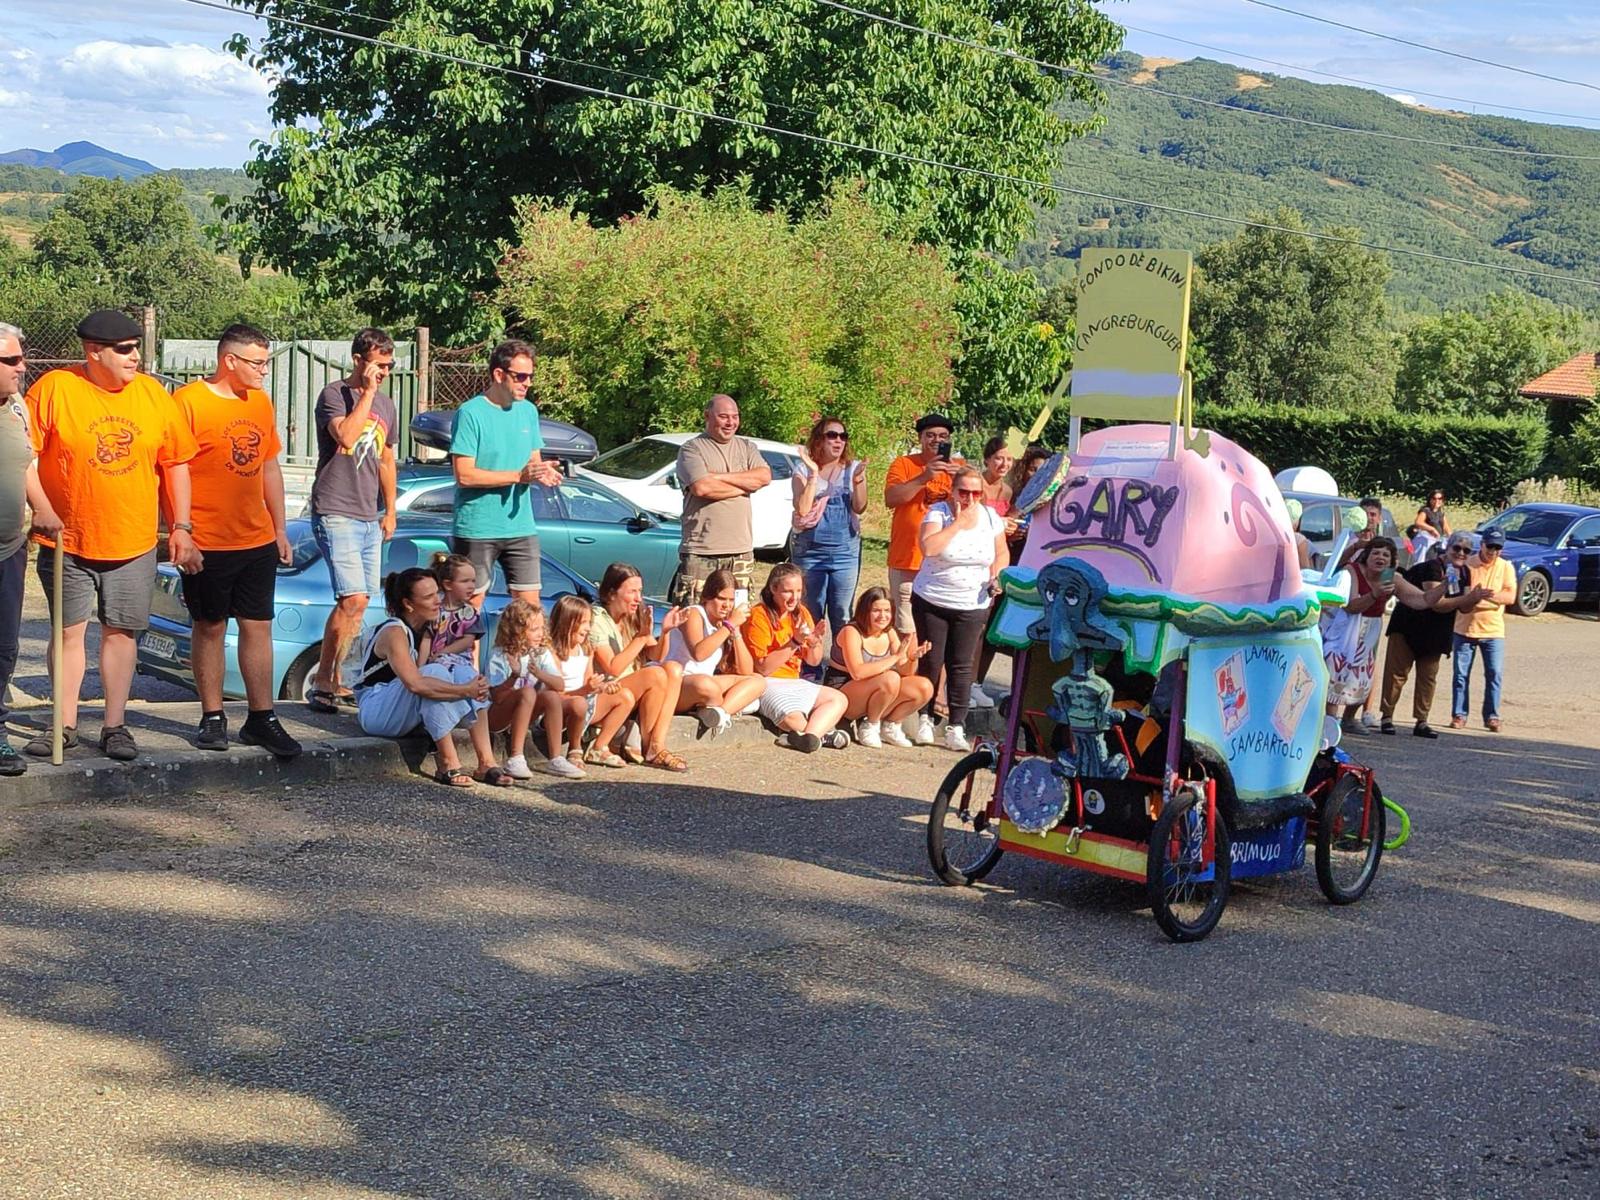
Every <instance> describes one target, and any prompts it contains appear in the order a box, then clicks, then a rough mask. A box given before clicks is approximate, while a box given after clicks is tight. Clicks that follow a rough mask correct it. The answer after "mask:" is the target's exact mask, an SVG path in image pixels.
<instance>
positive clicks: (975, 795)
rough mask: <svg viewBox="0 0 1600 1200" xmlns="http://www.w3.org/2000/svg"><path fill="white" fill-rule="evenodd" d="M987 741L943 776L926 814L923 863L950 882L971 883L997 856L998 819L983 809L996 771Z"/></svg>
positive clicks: (991, 792)
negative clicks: (926, 858) (926, 842)
mask: <svg viewBox="0 0 1600 1200" xmlns="http://www.w3.org/2000/svg"><path fill="white" fill-rule="evenodd" d="M997 764H998V755H997V754H996V752H995V749H994V747H992V746H979V747H978V748H977V749H976V750H974V751H973V752H972V753H971V754H969V755H967V756H966V757H965V758H963V759H962V760H961V761H960V762H958V763H957V764H956V765H955V767H954V768H953V769H952V770H951V772H950V774H948V775H946V776H945V777H944V782H943V783H941V784H940V785H939V791H938V794H937V795H935V796H934V798H933V808H932V809H931V810H930V811H929V813H928V865H929V866H931V867H932V868H933V873H934V874H935V875H937V876H938V877H939V878H940V879H942V880H943V881H944V882H945V883H947V884H949V885H950V886H951V887H965V886H966V885H968V884H970V883H976V882H977V881H978V880H980V879H982V878H983V877H984V876H985V875H987V874H988V873H989V872H990V871H992V870H994V865H995V863H997V862H999V861H1000V854H1001V850H1000V822H999V820H998V819H995V818H991V817H990V816H989V813H988V808H989V801H990V800H992V799H993V798H994V795H995V787H996V784H997V783H998V782H999V779H1000V777H999V775H997V774H996V773H995V767H996V765H997Z"/></svg>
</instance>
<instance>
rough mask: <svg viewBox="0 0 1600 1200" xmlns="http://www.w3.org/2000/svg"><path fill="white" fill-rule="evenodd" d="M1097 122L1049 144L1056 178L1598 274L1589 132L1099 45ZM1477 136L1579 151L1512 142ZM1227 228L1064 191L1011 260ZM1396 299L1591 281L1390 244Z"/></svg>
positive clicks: (1427, 305) (1597, 142) (1434, 302)
mask: <svg viewBox="0 0 1600 1200" xmlns="http://www.w3.org/2000/svg"><path fill="white" fill-rule="evenodd" d="M1107 79H1108V80H1110V81H1115V82H1112V83H1111V84H1110V85H1109V86H1108V87H1107V92H1108V100H1109V103H1108V106H1107V114H1108V115H1107V120H1106V123H1105V127H1104V129H1103V130H1101V131H1100V133H1098V134H1096V135H1094V136H1091V137H1087V138H1084V139H1081V140H1079V141H1075V142H1072V143H1070V144H1069V145H1068V146H1066V147H1065V148H1064V149H1063V151H1062V154H1061V167H1060V171H1059V173H1058V174H1057V176H1056V180H1057V182H1058V183H1061V184H1063V185H1065V186H1068V187H1075V188H1082V189H1085V190H1087V191H1093V192H1101V193H1106V194H1111V195H1117V196H1123V197H1128V198H1132V199H1138V200H1147V201H1155V202H1158V203H1161V204H1166V205H1171V206H1174V207H1180V208H1188V209H1194V210H1199V211H1202V212H1207V213H1215V214H1221V215H1225V216H1233V217H1245V216H1249V215H1251V214H1253V213H1264V212H1270V211H1272V210H1274V209H1276V208H1278V207H1279V206H1281V205H1287V206H1290V207H1293V208H1297V209H1299V210H1300V211H1301V212H1302V213H1304V214H1305V217H1306V220H1307V224H1308V225H1310V226H1312V227H1313V228H1326V227H1327V226H1330V225H1344V226H1355V227H1358V228H1359V229H1360V230H1361V232H1362V235H1363V236H1364V237H1365V238H1366V239H1367V240H1369V241H1371V242H1375V243H1381V244H1384V245H1389V246H1397V247H1402V246H1403V247H1410V248H1414V249H1418V250H1425V251H1429V252H1432V253H1435V254H1442V255H1451V256H1456V257H1460V258H1471V259H1479V260H1485V261H1499V262H1507V263H1514V264H1518V265H1523V266H1531V267H1536V268H1539V269H1549V270H1554V271H1563V272H1572V273H1575V274H1580V275H1586V276H1588V277H1589V278H1600V205H1597V204H1596V203H1595V197H1596V196H1597V195H1600V130H1588V129H1581V128H1574V127H1568V126H1556V125H1541V124H1535V123H1532V122H1528V121H1515V120H1510V119H1507V118H1504V117H1487V116H1473V115H1469V114H1463V113H1453V112H1452V113H1446V112H1439V111H1436V110H1429V109H1419V108H1416V107H1412V106H1410V105H1406V104H1402V103H1400V102H1398V101H1395V100H1391V99H1389V98H1388V97H1386V96H1382V95H1380V94H1378V93H1376V92H1371V91H1366V90H1363V89H1360V88H1353V87H1342V86H1330V85H1325V84H1314V83H1306V82H1304V81H1302V80H1299V79H1293V78H1289V77H1285V76H1278V75H1269V74H1265V73H1258V72H1250V71H1244V70H1241V69H1240V68H1238V67H1234V66H1230V65H1228V64H1226V63H1219V62H1213V61H1210V60H1207V59H1194V60H1191V61H1188V62H1181V63H1173V62H1171V61H1170V60H1163V59H1148V60H1146V59H1142V58H1140V57H1139V56H1138V55H1136V54H1120V55H1117V56H1116V57H1115V58H1114V59H1112V60H1111V63H1110V69H1109V71H1108V72H1107ZM1118 82H1120V83H1124V84H1129V83H1138V84H1146V85H1148V86H1150V87H1158V88H1161V89H1163V90H1165V91H1169V92H1179V93H1183V94H1185V95H1189V96H1194V97H1198V98H1200V99H1205V100H1213V101H1218V102H1223V103H1226V104H1229V105H1234V106H1238V107H1242V108H1252V109H1258V110H1261V111H1265V112H1274V113H1282V114H1287V115H1290V116H1294V117H1300V118H1304V119H1306V120H1312V121H1320V122H1324V123H1326V124H1329V125H1343V126H1350V127H1359V128H1362V129H1371V130H1378V131H1380V132H1383V133H1386V134H1393V135H1397V136H1400V137H1411V138H1423V139H1431V140H1433V141H1441V142H1451V143H1455V144H1458V145H1462V146H1466V147H1470V148H1468V149H1459V150H1457V149H1445V148H1443V147H1440V146H1435V145H1426V144H1421V143H1418V142H1409V141H1400V140H1382V139H1378V138H1373V137H1367V136H1362V135H1359V134H1348V133H1343V132H1339V131H1337V130H1333V129H1326V128H1315V127H1311V126H1306V125H1296V124H1291V123H1289V122H1285V121H1278V120H1272V119H1270V118H1264V117H1258V116H1250V115H1247V114H1243V113H1238V112H1231V111H1226V110H1224V109H1219V108H1214V107H1209V106H1206V105H1201V104H1195V103H1192V102H1189V101H1184V100H1174V99H1173V98H1171V97H1170V96H1163V95H1158V94H1155V93H1153V92H1150V91H1146V90H1140V89H1138V88H1133V87H1126V86H1116V83H1118ZM1489 147H1499V148H1509V149H1516V150H1532V151H1538V152H1541V153H1546V154H1565V155H1579V156H1583V155H1587V156H1593V158H1594V159H1595V161H1591V162H1583V161H1572V160H1563V159H1551V158H1529V157H1516V156H1512V155H1506V154H1496V153H1490V152H1487V148H1489ZM1235 228H1236V227H1235V226H1230V225H1227V224H1223V223H1221V222H1217V221H1211V220H1206V219H1204V218H1200V217H1193V216H1185V215H1180V214H1174V213H1164V212H1156V211H1153V210H1150V209H1147V208H1143V207H1139V206H1136V205H1131V204H1113V203H1109V202H1106V201H1103V200H1091V199H1086V198H1078V197H1072V196H1063V197H1061V201H1060V203H1059V204H1058V205H1056V206H1055V207H1054V208H1053V209H1051V210H1050V211H1047V212H1044V213H1042V214H1041V217H1040V220H1039V224H1038V228H1037V230H1036V232H1035V234H1034V236H1033V237H1032V238H1030V239H1028V241H1027V242H1025V243H1024V245H1023V246H1022V248H1021V249H1020V251H1019V252H1018V256H1017V261H1018V262H1019V263H1020V264H1024V265H1027V266H1030V267H1032V268H1033V269H1035V270H1036V271H1037V272H1038V273H1039V274H1040V276H1041V277H1042V278H1043V279H1044V280H1045V281H1046V282H1047V283H1048V282H1053V281H1055V280H1056V279H1058V278H1060V277H1062V276H1063V274H1067V273H1070V272H1071V271H1072V270H1073V269H1075V268H1074V266H1073V264H1072V263H1071V262H1070V260H1071V258H1072V257H1073V256H1074V255H1076V253H1077V251H1078V250H1079V249H1081V248H1082V247H1084V246H1091V245H1112V244H1115V245H1124V246H1128V245H1137V246H1168V247H1198V246H1200V245H1203V244H1206V243H1209V242H1214V241H1216V240H1218V239H1219V238H1222V237H1225V236H1228V235H1229V234H1230V233H1231V232H1232V231H1233V230H1234V229H1235ZM1392 265H1393V268H1394V275H1393V278H1392V280H1391V282H1390V295H1391V297H1392V298H1393V300H1394V301H1395V303H1396V306H1397V307H1398V308H1401V309H1414V310H1429V309H1436V308H1442V307H1449V306H1453V305H1460V304H1464V303H1468V302H1470V301H1472V300H1473V299H1474V298H1476V297H1479V296H1482V295H1483V294H1485V293H1487V292H1490V291H1494V290H1497V289H1502V288H1505V287H1506V286H1508V285H1509V286H1515V287H1522V288H1526V289H1527V290H1530V291H1534V292H1538V293H1541V294H1543V295H1546V296H1548V297H1549V298H1550V299H1552V300H1555V301H1557V302H1560V303H1565V304H1576V305H1581V306H1584V307H1593V306H1594V304H1595V302H1596V293H1595V291H1594V289H1586V288H1574V287H1571V286H1567V285H1564V284H1560V283H1556V282H1549V281H1542V280H1536V279H1519V278H1517V277H1514V276H1506V275H1503V274H1499V273H1496V272H1492V271H1485V270H1477V269H1473V268H1468V267H1462V266H1458V265H1456V264H1454V263H1444V262H1435V261H1429V260H1425V259H1419V258H1415V257H1410V256H1403V255H1395V256H1393V259H1392Z"/></svg>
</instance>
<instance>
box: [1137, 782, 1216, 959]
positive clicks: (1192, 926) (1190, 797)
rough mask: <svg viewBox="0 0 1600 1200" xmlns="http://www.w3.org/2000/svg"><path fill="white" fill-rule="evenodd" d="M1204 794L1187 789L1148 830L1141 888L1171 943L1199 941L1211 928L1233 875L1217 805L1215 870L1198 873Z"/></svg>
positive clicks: (1200, 870)
mask: <svg viewBox="0 0 1600 1200" xmlns="http://www.w3.org/2000/svg"><path fill="white" fill-rule="evenodd" d="M1205 837H1206V814H1205V808H1204V806H1203V797H1202V796H1199V795H1196V794H1195V793H1194V792H1189V793H1188V794H1187V795H1185V796H1182V797H1181V798H1179V799H1176V800H1174V801H1173V802H1172V803H1171V804H1169V805H1167V806H1166V807H1165V808H1164V809H1162V810H1161V815H1160V816H1159V817H1157V818H1156V827H1155V829H1154V830H1153V831H1152V832H1151V834H1150V849H1149V853H1148V856H1147V860H1146V863H1145V888H1146V890H1147V891H1148V893H1149V896H1150V908H1151V910H1152V912H1153V914H1154V916H1155V919H1156V924H1157V925H1159V926H1161V932H1162V933H1164V934H1166V935H1167V936H1168V937H1169V938H1171V939H1172V940H1173V941H1175V942H1198V941H1199V940H1200V939H1201V938H1203V937H1205V936H1206V934H1208V933H1210V932H1211V931H1212V930H1213V929H1215V928H1216V925H1217V922H1218V921H1219V920H1220V919H1221V917H1222V910H1223V909H1224V908H1226V907H1227V904H1228V888H1229V884H1230V882H1231V880H1232V878H1233V837H1232V835H1231V834H1230V833H1229V832H1228V822H1227V819H1226V818H1225V817H1224V816H1223V815H1222V809H1221V808H1218V809H1217V825H1216V846H1215V853H1214V855H1213V859H1214V861H1215V864H1216V867H1215V870H1214V871H1212V873H1211V878H1210V879H1202V878H1199V876H1200V875H1201V874H1202V873H1203V871H1204V868H1203V867H1202V866H1201V863H1202V856H1203V854H1204V851H1205Z"/></svg>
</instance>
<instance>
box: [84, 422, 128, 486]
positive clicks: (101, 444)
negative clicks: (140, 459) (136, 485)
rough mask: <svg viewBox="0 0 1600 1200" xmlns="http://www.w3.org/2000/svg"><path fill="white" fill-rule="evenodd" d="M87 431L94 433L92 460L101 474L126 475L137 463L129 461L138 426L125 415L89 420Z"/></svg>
mask: <svg viewBox="0 0 1600 1200" xmlns="http://www.w3.org/2000/svg"><path fill="white" fill-rule="evenodd" d="M89 432H90V433H92V434H94V440H95V448H94V461H95V463H96V464H97V465H98V466H99V468H100V471H101V474H103V475H126V474H127V473H128V472H129V471H131V470H133V469H134V467H135V466H137V465H138V464H136V463H134V462H132V461H129V462H126V463H123V465H122V466H117V464H118V463H122V462H123V460H124V459H130V460H131V458H132V456H133V442H134V439H135V438H136V437H138V436H139V427H138V426H137V425H135V424H134V423H133V422H132V421H130V420H128V418H127V417H119V416H106V417H101V418H100V419H99V420H97V421H91V422H89Z"/></svg>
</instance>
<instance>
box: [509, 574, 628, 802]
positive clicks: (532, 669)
mask: <svg viewBox="0 0 1600 1200" xmlns="http://www.w3.org/2000/svg"><path fill="white" fill-rule="evenodd" d="M501 619H502V620H504V619H505V618H504V617H502V618H501ZM590 620H591V616H590V610H589V602H588V601H587V600H584V599H583V598H582V597H581V596H562V597H561V599H559V600H557V601H556V604H555V608H554V609H553V610H552V611H551V614H550V640H549V642H548V644H547V645H545V646H544V647H543V648H541V649H540V650H539V651H538V652H537V653H535V654H534V655H533V656H532V661H531V662H529V663H528V664H527V669H528V674H529V675H530V676H532V677H533V678H534V679H535V680H537V681H538V685H539V713H540V716H541V717H542V718H543V720H544V743H545V751H546V753H547V754H548V755H549V761H548V762H546V763H545V770H547V771H549V772H550V774H552V775H559V776H562V777H563V778H566V779H581V778H582V777H583V776H584V775H586V774H588V772H587V771H585V770H584V769H583V768H582V767H581V766H579V762H580V760H581V759H582V756H583V731H584V730H585V729H587V728H588V727H589V722H590V721H592V720H594V719H596V718H597V717H598V718H601V719H604V717H605V716H606V714H608V713H609V712H610V711H611V710H612V709H613V708H615V707H616V706H618V705H628V706H629V707H632V700H631V698H628V699H624V698H623V697H622V696H621V695H620V694H619V693H620V692H621V684H619V683H618V682H617V681H616V680H615V679H612V680H606V679H604V678H602V677H601V676H599V675H596V674H595V672H594V668H593V663H592V661H591V659H590V656H589V624H590ZM563 734H565V735H566V753H565V754H563V753H562V752H561V750H562V735H563Z"/></svg>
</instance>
